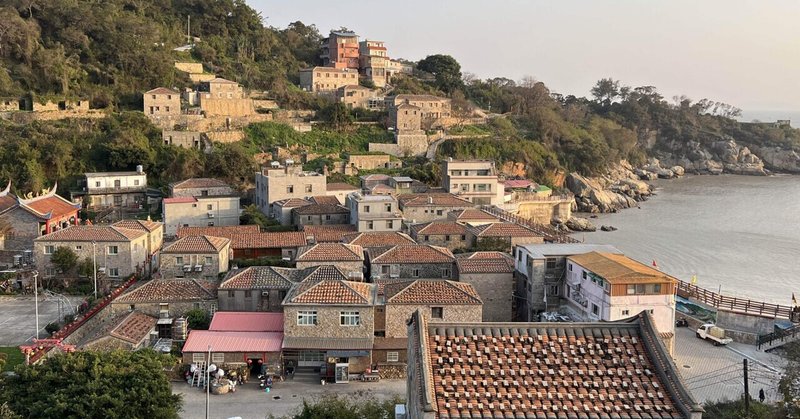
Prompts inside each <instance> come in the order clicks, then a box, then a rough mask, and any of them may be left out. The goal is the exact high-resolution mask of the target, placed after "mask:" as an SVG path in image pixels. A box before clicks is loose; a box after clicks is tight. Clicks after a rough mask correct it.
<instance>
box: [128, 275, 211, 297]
mask: <svg viewBox="0 0 800 419" xmlns="http://www.w3.org/2000/svg"><path fill="white" fill-rule="evenodd" d="M215 298H216V296H215V295H214V294H212V293H211V291H209V289H208V288H207V287H205V286H203V284H201V283H200V282H199V281H197V280H194V279H154V280H151V281H149V282H147V283H145V284H143V285H142V286H140V287H137V288H135V289H133V290H130V291H128V292H126V293H125V294H122V295H120V296H119V297H117V299H116V300H114V302H120V303H159V302H164V303H166V302H173V301H175V302H177V301H204V300H213V299H215Z"/></svg>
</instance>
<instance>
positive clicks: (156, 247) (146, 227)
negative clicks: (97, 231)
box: [112, 220, 164, 272]
mask: <svg viewBox="0 0 800 419" xmlns="http://www.w3.org/2000/svg"><path fill="white" fill-rule="evenodd" d="M112 226H114V227H120V228H127V229H129V230H139V231H144V232H145V234H146V235H147V254H148V255H150V267H149V272H153V271H155V268H156V267H157V266H158V260H159V254H158V252H159V251H160V250H161V246H162V245H163V244H164V224H161V223H159V222H157V221H150V220H120V221H117V222H116V223H114V224H112Z"/></svg>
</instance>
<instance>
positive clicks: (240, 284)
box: [219, 266, 299, 290]
mask: <svg viewBox="0 0 800 419" xmlns="http://www.w3.org/2000/svg"><path fill="white" fill-rule="evenodd" d="M296 273H297V271H296V270H295V269H292V268H280V267H274V266H249V267H247V268H244V269H236V270H233V271H231V272H229V273H228V274H227V275H226V276H225V279H223V280H222V283H221V284H220V285H219V289H221V290H228V289H244V290H253V289H282V290H288V289H289V288H291V287H292V285H294V283H295V281H297V280H299V278H298V277H297V276H298V275H296Z"/></svg>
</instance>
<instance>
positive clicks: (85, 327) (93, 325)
mask: <svg viewBox="0 0 800 419" xmlns="http://www.w3.org/2000/svg"><path fill="white" fill-rule="evenodd" d="M113 314H114V312H113V311H112V309H111V304H109V305H107V306H105V307H103V309H102V310H100V311H98V312H97V313H96V314H95V315H94V316H92V318H90V319H89V320H87V321H86V323H84V324H82V325H81V327H79V328H77V329H75V331H74V332H72V333H70V334H69V335H68V336H67V337H66V338H64V343H65V344H68V345H76V344H77V343H78V342H80V341H82V340H83V338H85V337H86V336H88V335H89V334H90V333H92V332H94V331H95V330H97V329H99V328H101V327H102V326H103V324H105V323H106V322H107V321H108V320H110V319H111V318H112V317H113Z"/></svg>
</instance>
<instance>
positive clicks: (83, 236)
mask: <svg viewBox="0 0 800 419" xmlns="http://www.w3.org/2000/svg"><path fill="white" fill-rule="evenodd" d="M145 234H147V233H146V232H145V231H144V230H131V229H128V228H121V227H115V226H93V225H79V226H69V227H67V228H65V229H63V230H58V231H55V232H52V233H50V234H47V235H44V236H41V237H37V238H36V239H35V240H36V241H42V242H47V241H81V242H91V241H96V242H121V241H130V240H133V239H136V238H139V237H142V236H144V235H145Z"/></svg>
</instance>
